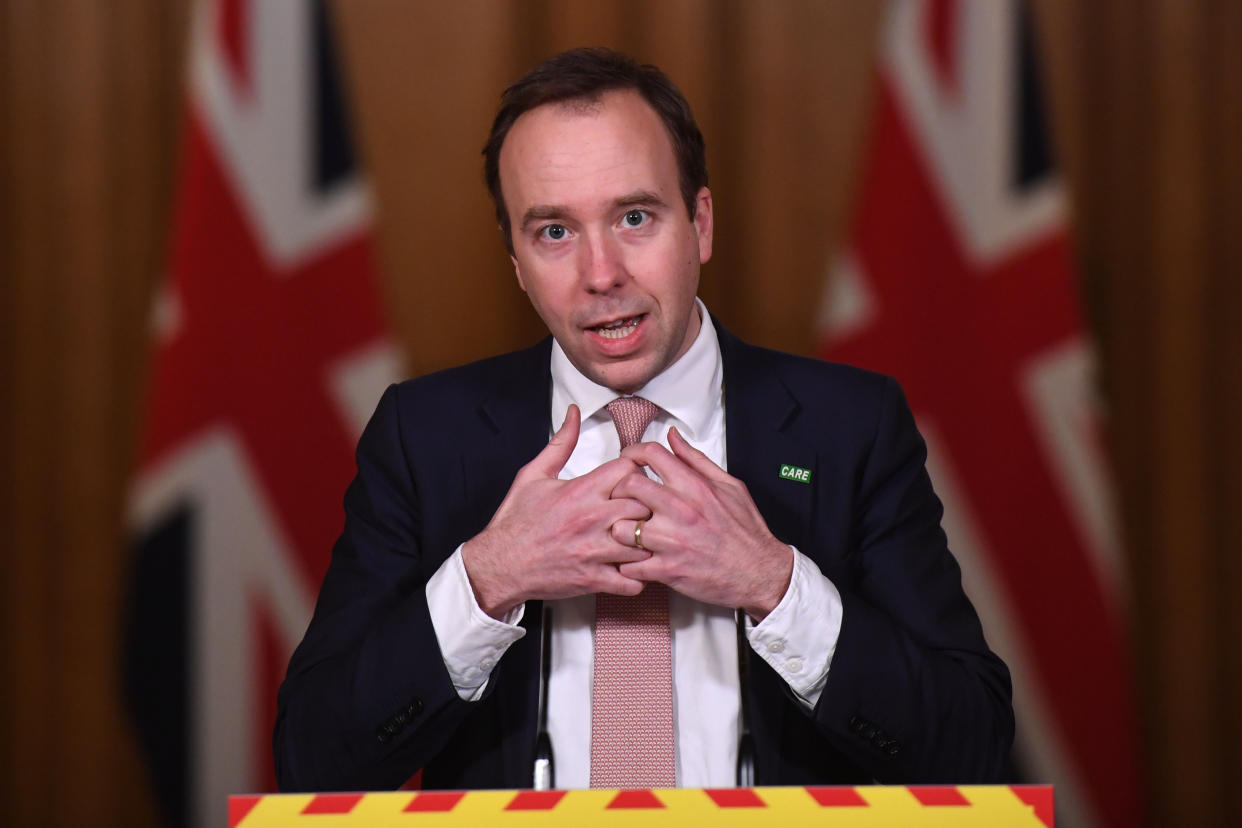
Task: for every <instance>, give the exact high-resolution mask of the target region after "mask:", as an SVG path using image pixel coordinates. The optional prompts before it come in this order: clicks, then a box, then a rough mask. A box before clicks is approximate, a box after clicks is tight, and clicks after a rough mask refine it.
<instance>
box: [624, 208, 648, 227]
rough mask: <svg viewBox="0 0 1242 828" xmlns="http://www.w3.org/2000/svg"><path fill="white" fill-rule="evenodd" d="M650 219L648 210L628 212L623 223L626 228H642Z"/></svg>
mask: <svg viewBox="0 0 1242 828" xmlns="http://www.w3.org/2000/svg"><path fill="white" fill-rule="evenodd" d="M650 217H651V216H650V214H648V212H647V211H646V210H627V211H626V213H625V215H624V216H622V217H621V222H622V224H624V225H625V226H626V227H641V226H642V225H643V224H645V223H646V222H647V219H649V218H650Z"/></svg>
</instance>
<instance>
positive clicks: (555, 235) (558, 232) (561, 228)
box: [539, 224, 569, 241]
mask: <svg viewBox="0 0 1242 828" xmlns="http://www.w3.org/2000/svg"><path fill="white" fill-rule="evenodd" d="M539 235H540V236H543V237H544V238H545V239H547V240H549V241H560V240H561V239H563V238H565V237H566V236H567V235H569V230H568V229H566V227H565V225H563V224H549V225H546V226H544V227H542V228H540V230H539Z"/></svg>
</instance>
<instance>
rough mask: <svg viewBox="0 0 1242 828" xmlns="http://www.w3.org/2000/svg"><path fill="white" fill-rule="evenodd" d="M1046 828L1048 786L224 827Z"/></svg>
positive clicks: (656, 800)
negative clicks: (766, 827)
mask: <svg viewBox="0 0 1242 828" xmlns="http://www.w3.org/2000/svg"><path fill="white" fill-rule="evenodd" d="M826 820H831V823H832V825H833V826H839V828H887V826H901V828H908V827H909V826H929V828H930V827H931V826H944V828H970V826H980V828H982V827H983V826H987V828H998V826H1015V828H1017V826H1031V828H1044V827H1045V826H1046V827H1047V828H1051V826H1052V825H1053V815H1052V788H1051V787H1050V786H1046V785H1022V786H1007V785H962V786H944V785H937V786H904V787H899V786H864V787H823V788H818V787H817V788H793V787H789V788H775V787H773V788H726V789H720V790H700V789H691V788H681V789H667V790H652V791H645V790H643V791H613V790H586V791H470V792H467V793H463V792H456V791H454V792H449V791H423V792H420V793H408V792H400V793H364V794H363V793H360V794H272V795H263V796H234V797H230V799H229V828H282V827H283V826H293V828H306V827H307V826H316V828H352V827H353V826H357V828H361V826H376V827H377V828H385V826H393V828H410V826H466V825H492V824H500V825H514V826H517V825H539V826H558V825H563V826H580V825H601V826H619V827H620V826H642V828H665V826H667V828H674V827H675V828H686V827H691V828H692V827H693V826H710V828H732V826H753V825H759V824H767V825H777V824H779V825H780V826H781V828H797V826H803V825H806V826H811V825H814V826H821V825H824V824H825V821H826Z"/></svg>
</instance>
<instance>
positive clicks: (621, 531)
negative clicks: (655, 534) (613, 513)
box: [612, 519, 651, 563]
mask: <svg viewBox="0 0 1242 828" xmlns="http://www.w3.org/2000/svg"><path fill="white" fill-rule="evenodd" d="M640 523H641V524H642V525H643V526H644V528H645V527H646V525H647V521H646V520H628V519H627V520H618V521H617V522H616V523H614V524H613V525H612V539H613V540H615V541H616V542H617V543H619V544H621V545H622V546H624V547H626V548H627V549H632V550H636V551H641V552H646V553H647V554H645V555H643V556H642V557H641V558H639V557H635V558H632V559H631V560H635V561H642V560H646V559H647V558H648V557H650V555H651V552H650V550H648V549H647V548H646V545H647V544H646V541H648V540H651V537H650V536H647V537H646V538H645V540H644V543H643V546H642V547H641V548H640V547H639V546H638V539H639V534H638V532H637V531H636V530H637V529H638V525H639V524H640ZM618 563H620V562H619V561H618Z"/></svg>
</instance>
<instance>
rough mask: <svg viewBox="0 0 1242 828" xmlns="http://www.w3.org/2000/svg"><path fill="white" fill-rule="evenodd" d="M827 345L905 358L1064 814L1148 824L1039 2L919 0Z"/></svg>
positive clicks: (973, 584)
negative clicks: (1048, 108)
mask: <svg viewBox="0 0 1242 828" xmlns="http://www.w3.org/2000/svg"><path fill="white" fill-rule="evenodd" d="M882 31H883V34H882V41H881V45H880V50H879V59H878V62H879V67H878V80H877V93H876V94H877V97H876V101H875V109H874V116H873V117H874V121H873V124H872V134H871V139H870V145H869V152H868V155H867V157H866V159H865V162H864V164H863V168H862V176H861V179H860V181H859V193H858V197H857V203H856V205H855V210H856V212H855V215H854V219H853V225H852V227H851V229H850V235H849V239H848V245H847V249H846V250H845V252H844V253H843V254H842V255H841V256H840V257H839V259H838V260H837V261H836V262H835V263H834V266H833V268H832V272H831V276H830V279H829V282H828V286H827V291H826V295H825V302H824V313H823V316H822V322H823V340H822V341H823V345H822V349H821V355H822V356H824V357H826V358H829V359H834V360H840V361H843V362H850V363H854V364H857V365H863V366H866V367H870V368H874V369H876V370H880V371H884V372H886V373H890V374H893V375H895V376H896V377H897V378H898V379H899V380H900V381H901V382H902V384H903V385H904V386H905V388H906V390H907V393H908V396H909V398H910V401H911V404H912V405H913V407H914V409H915V413H916V417H917V419H918V422H919V427H920V429H921V430H922V432H923V434H924V436H925V437H926V438H927V442H928V450H929V460H928V467H929V470H930V472H931V475H932V478H933V480H934V482H935V486H936V490H937V492H938V493H939V494H940V496H941V499H942V500H943V501H944V503H945V518H944V526H945V530H946V532H947V533H948V536H949V541H950V546H951V548H952V549H953V550H954V552H955V554H956V555H957V557H958V559H959V561H960V562H961V564H962V569H963V573H964V580H965V582H966V588H967V591H968V592H969V594H970V595H971V597H972V599H973V600H974V602H975V606H976V607H977V608H978V610H979V612H980V615H981V616H982V618H983V623H984V630H985V632H986V633H987V635H988V638H989V639H990V641H991V643H992V645H993V646H994V648H995V649H996V650H997V651H998V653H1000V654H1001V656H1002V657H1004V658H1005V660H1006V662H1007V663H1008V664H1009V666H1010V669H1011V671H1012V673H1013V679H1014V704H1015V711H1016V714H1017V719H1018V737H1017V741H1018V744H1017V754H1018V756H1017V759H1018V762H1019V764H1020V765H1021V767H1020V768H1019V771H1020V772H1021V773H1023V774H1024V775H1026V776H1028V777H1030V778H1032V779H1034V780H1038V781H1044V782H1053V783H1054V784H1055V786H1056V801H1057V810H1058V811H1059V820H1058V824H1064V825H1076V826H1087V825H1109V826H1130V825H1138V824H1141V823H1142V817H1143V813H1144V808H1143V804H1142V797H1141V795H1140V783H1139V759H1140V756H1139V748H1138V738H1137V729H1136V725H1137V723H1136V720H1135V710H1134V693H1133V688H1132V685H1131V673H1130V665H1129V663H1128V657H1127V649H1126V647H1127V645H1126V629H1125V620H1124V619H1125V614H1126V610H1127V606H1126V597H1125V589H1124V573H1123V572H1122V569H1121V566H1120V561H1119V551H1118V548H1117V542H1116V537H1117V534H1116V531H1115V527H1114V525H1113V519H1112V508H1111V506H1110V500H1111V494H1110V488H1109V475H1108V472H1107V470H1106V466H1107V463H1106V461H1105V457H1104V454H1103V451H1102V449H1101V440H1100V433H1099V428H1100V426H1099V421H1098V418H1097V416H1096V409H1095V408H1094V407H1093V400H1092V394H1091V388H1092V378H1093V377H1092V371H1093V367H1092V347H1091V342H1090V340H1089V338H1088V336H1087V335H1086V333H1085V331H1084V327H1083V322H1082V319H1081V317H1080V313H1079V301H1078V296H1077V293H1076V287H1077V285H1076V281H1077V280H1076V274H1075V267H1074V259H1073V255H1072V249H1071V244H1070V239H1069V233H1068V231H1067V229H1066V221H1065V212H1066V210H1065V194H1064V190H1063V189H1062V187H1061V183H1060V181H1059V179H1058V177H1057V173H1056V170H1055V168H1054V165H1053V162H1052V156H1051V153H1050V151H1049V145H1048V143H1047V131H1046V129H1045V124H1044V122H1043V106H1042V101H1041V88H1040V83H1039V76H1038V73H1037V71H1036V69H1037V67H1036V59H1035V51H1034V41H1033V37H1032V31H1031V27H1030V20H1029V17H1028V13H1027V9H1025V8H1024V7H1023V6H1022V5H1021V4H1020V3H1019V2H1018V0H998V1H997V2H991V0H986V2H985V1H984V0H979V1H978V2H969V1H967V0H963V2H954V1H953V0H938V1H935V2H923V0H899V1H898V2H893V3H892V4H891V6H890V7H889V9H888V16H887V18H886V20H885V24H884V27H883V30H882Z"/></svg>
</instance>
